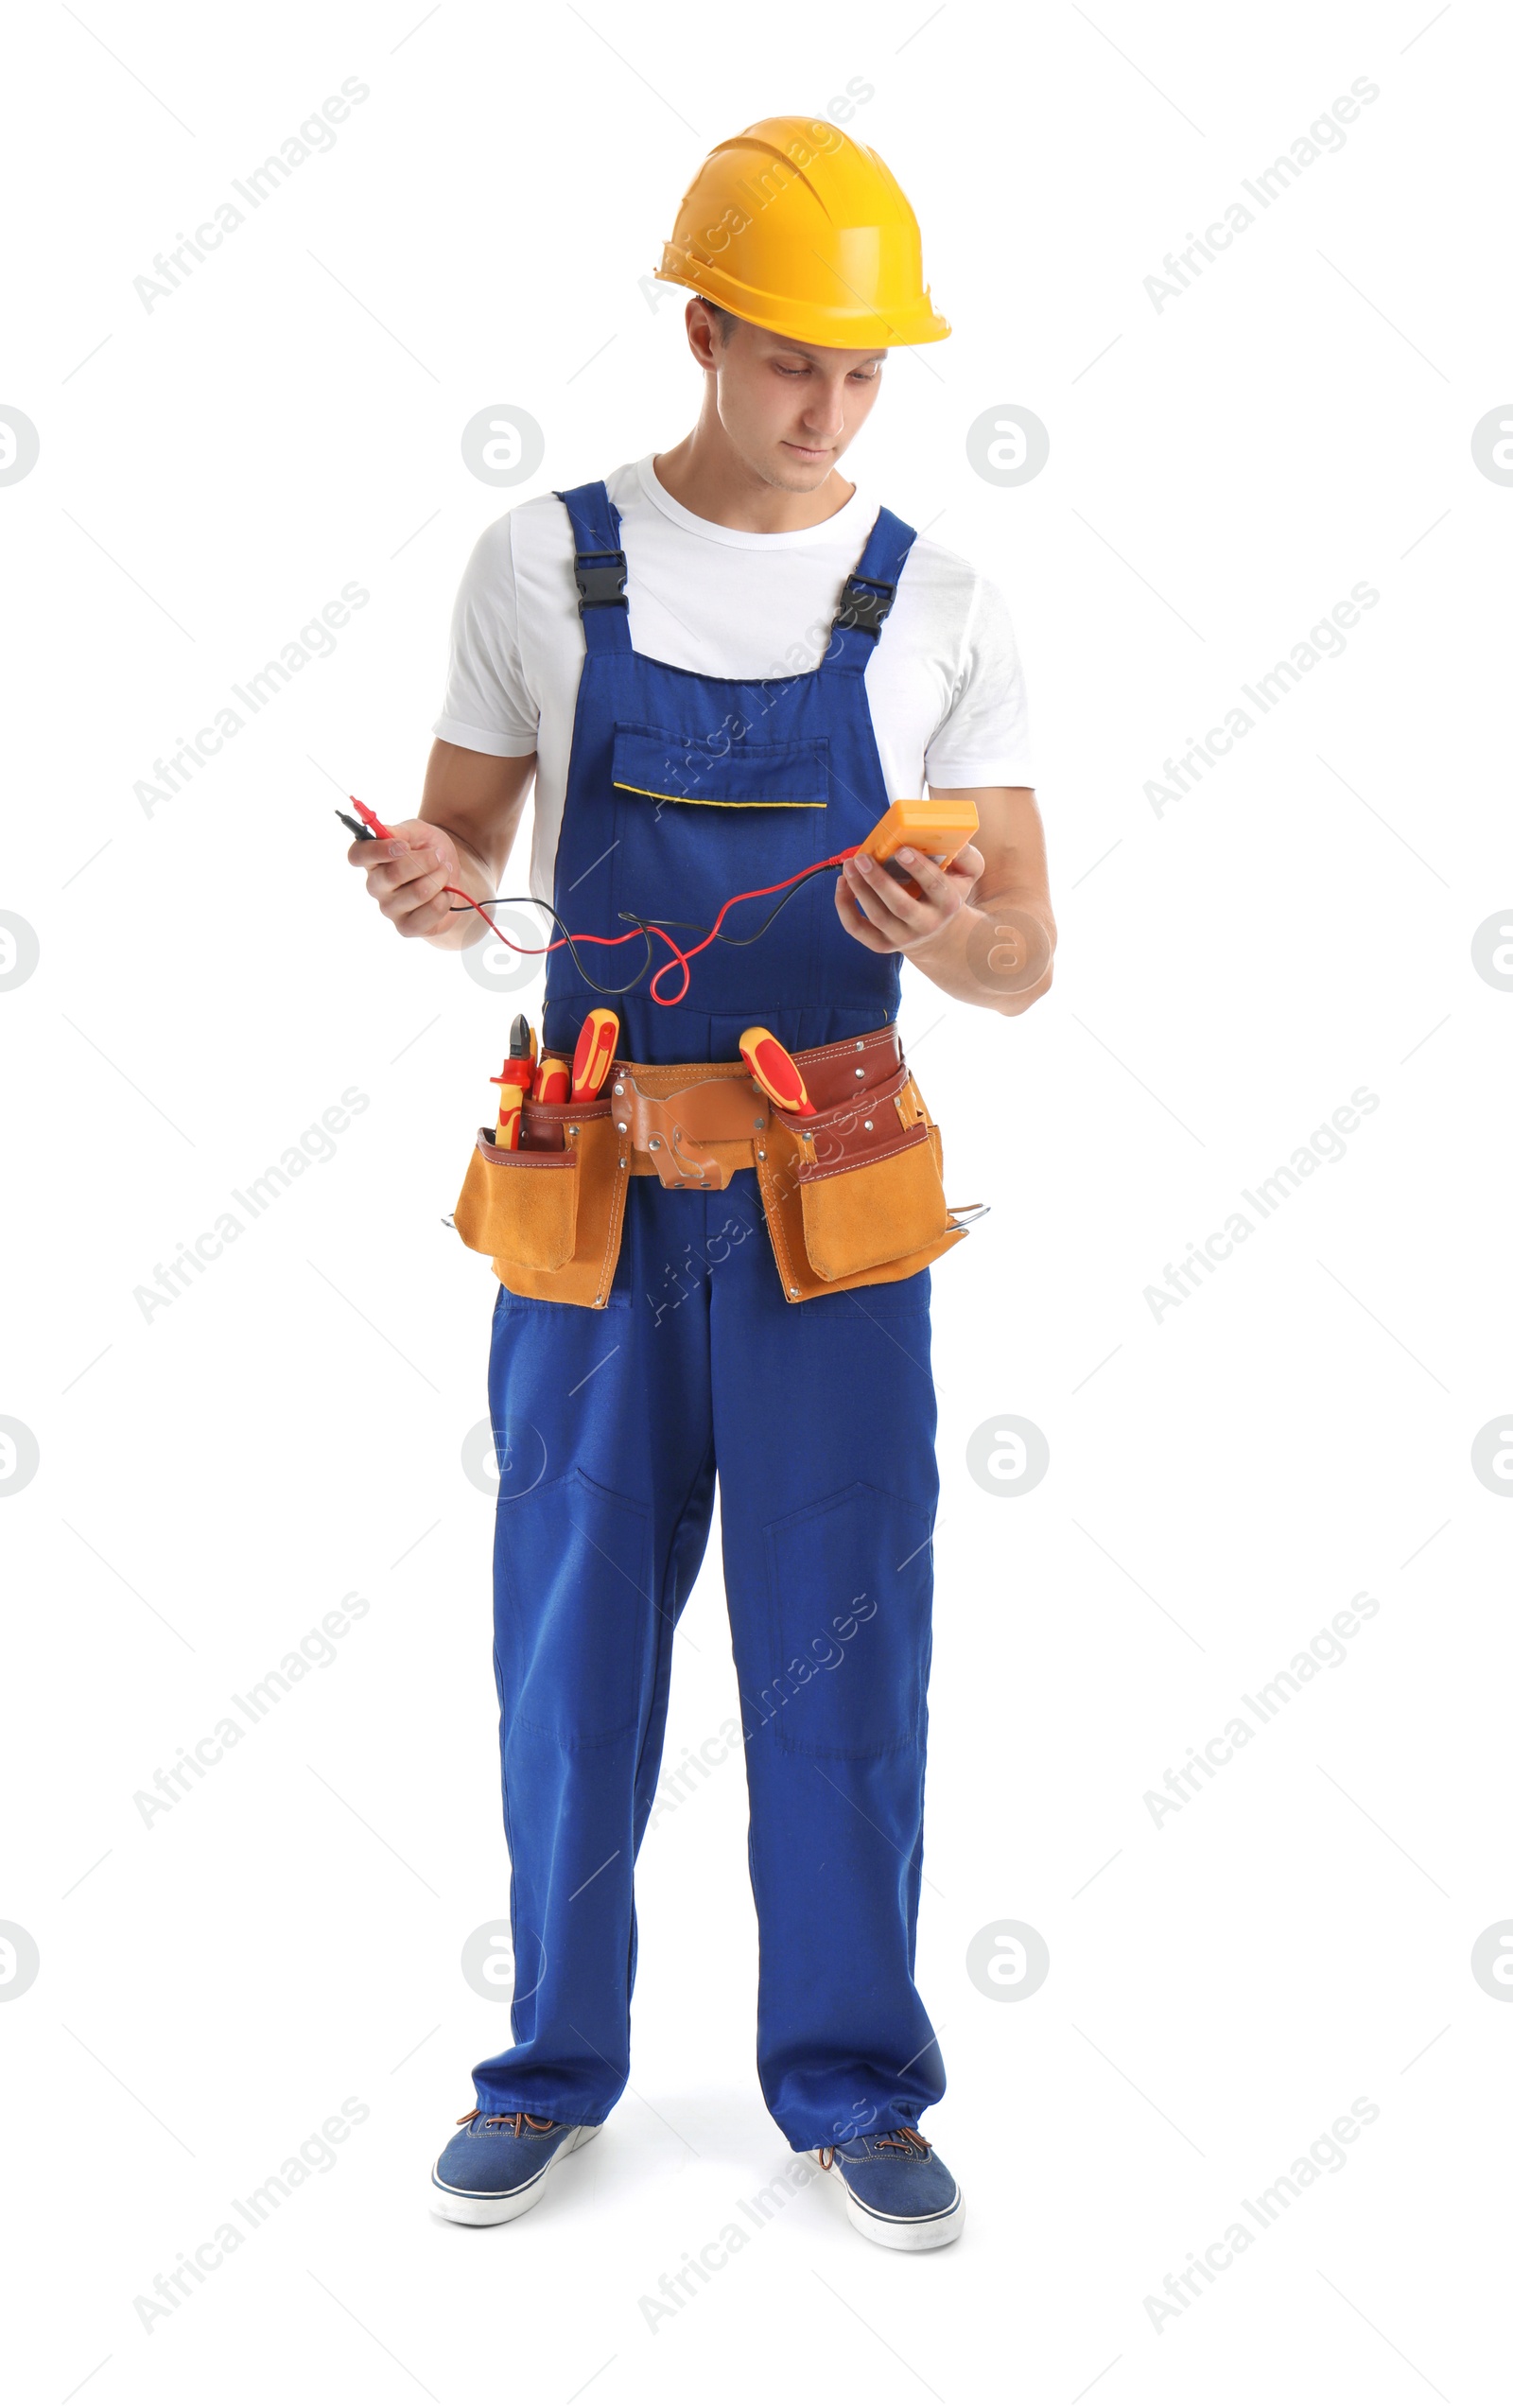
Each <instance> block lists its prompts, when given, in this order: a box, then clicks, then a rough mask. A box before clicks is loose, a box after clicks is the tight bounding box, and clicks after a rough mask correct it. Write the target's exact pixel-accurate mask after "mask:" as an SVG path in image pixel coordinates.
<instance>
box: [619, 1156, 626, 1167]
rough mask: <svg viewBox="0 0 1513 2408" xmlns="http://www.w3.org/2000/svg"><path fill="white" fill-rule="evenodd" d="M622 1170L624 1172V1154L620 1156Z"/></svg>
mask: <svg viewBox="0 0 1513 2408" xmlns="http://www.w3.org/2000/svg"><path fill="white" fill-rule="evenodd" d="M620 1168H621V1170H622V1171H623V1169H624V1168H625V1157H624V1155H623V1154H622V1155H621V1156H620Z"/></svg>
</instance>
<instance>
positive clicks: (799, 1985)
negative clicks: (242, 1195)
mask: <svg viewBox="0 0 1513 2408" xmlns="http://www.w3.org/2000/svg"><path fill="white" fill-rule="evenodd" d="M561 498H562V499H563V501H564V502H565V505H566V508H567V511H568V514H569V516H570V519H571V522H572V529H573V536H574V543H575V548H576V552H577V562H576V575H577V578H578V585H579V591H580V595H581V597H582V611H583V630H584V637H585V645H586V651H585V657H584V660H583V672H582V676H581V680H580V684H579V689H578V703H577V711H576V716H575V719H574V724H573V741H572V755H571V760H570V764H569V769H568V777H567V791H566V797H565V806H564V817H563V826H562V834H561V839H560V842H559V845H558V851H557V866H556V892H555V895H554V898H553V899H554V902H555V904H556V907H557V909H558V910H559V911H560V912H561V913H562V914H563V916H564V919H565V924H566V925H567V926H568V927H569V928H572V929H576V930H593V931H595V932H597V933H599V934H603V935H606V936H608V935H616V934H620V933H621V929H622V927H623V923H622V922H620V921H619V920H618V919H617V914H618V913H619V912H622V911H627V910H629V911H634V912H636V913H637V914H640V915H642V916H645V917H647V918H653V917H657V916H663V917H666V918H667V919H668V920H669V921H685V922H690V923H692V924H693V930H695V931H703V930H704V929H707V928H708V927H709V926H710V924H711V923H712V921H713V920H714V918H715V916H716V915H717V913H718V912H719V909H720V906H721V904H722V902H723V901H724V899H725V898H726V897H727V896H729V895H731V894H733V893H735V892H737V891H739V890H741V889H744V888H749V887H758V886H767V885H771V884H772V883H773V881H774V880H777V879H780V878H782V877H784V876H786V875H787V874H788V873H789V872H791V871H792V870H796V869H799V868H802V867H803V866H805V865H806V864H808V863H810V862H813V861H817V860H820V859H822V858H823V857H824V856H825V855H826V854H829V853H833V852H836V851H837V850H839V849H840V848H841V847H842V846H845V845H851V844H855V843H857V842H858V841H859V840H860V839H861V837H862V836H864V835H865V834H866V832H867V830H868V829H870V828H871V827H872V826H873V825H874V823H875V822H876V821H877V820H878V818H880V817H881V815H882V813H883V812H884V811H886V809H887V808H888V804H889V802H890V800H891V799H892V797H891V796H890V795H889V794H888V792H887V790H886V788H885V786H884V783H883V776H882V770H881V765H880V762H879V759H878V746H877V740H876V737H875V735H874V733H873V727H872V720H871V715H870V713H869V710H868V707H867V699H866V691H865V687H864V684H863V672H864V670H865V668H866V665H867V661H868V659H869V657H870V656H871V654H872V653H873V651H874V649H875V647H876V646H877V644H878V640H879V637H880V636H881V637H882V639H883V640H884V641H885V640H886V638H885V636H883V631H882V622H883V619H884V618H885V617H886V614H887V608H888V605H889V603H890V602H891V600H892V593H893V588H894V586H895V585H896V582H897V579H898V577H899V575H900V573H901V571H902V568H903V565H904V561H905V559H906V558H907V555H908V551H909V548H910V545H911V543H912V542H913V530H912V529H910V528H908V527H906V526H904V525H903V524H902V523H901V521H900V520H898V519H896V517H894V516H893V515H892V514H891V512H889V511H886V510H882V511H879V512H878V517H877V520H876V522H875V524H874V526H873V528H872V531H871V533H870V534H869V536H868V538H867V542H866V546H865V549H864V550H863V551H862V554H861V560H860V562H859V563H858V566H857V568H856V570H855V572H854V573H853V576H852V578H851V579H850V580H848V581H847V584H846V586H845V588H844V591H843V596H842V597H841V609H840V611H839V613H838V618H837V624H836V627H835V629H834V631H833V633H832V637H831V640H830V645H829V649H828V652H827V654H826V658H825V660H824V663H823V665H822V666H821V667H820V668H819V669H817V670H814V671H812V672H807V673H805V674H800V675H785V674H783V673H782V672H780V671H775V670H774V675H773V676H772V677H771V678H767V679H732V678H715V677H705V676H703V675H701V674H698V673H695V672H690V671H687V670H681V669H674V668H671V667H670V666H669V665H668V664H666V663H665V662H662V661H656V660H649V659H646V658H645V657H643V656H642V655H641V654H638V653H636V652H635V651H633V649H632V646H631V639H630V631H629V624H628V612H627V607H626V605H625V602H624V600H623V594H624V583H625V573H624V556H623V554H622V553H620V552H619V550H618V543H619V517H618V513H617V511H616V510H615V509H614V507H613V505H612V504H611V502H610V500H609V497H608V495H607V493H606V491H605V489H604V487H603V485H602V484H590V485H583V486H579V487H577V488H576V489H575V490H573V491H572V492H570V493H567V494H565V495H563V496H562V497H561ZM834 884H835V877H834V873H826V875H825V876H824V877H822V878H818V879H815V880H814V881H811V882H810V883H809V885H808V886H806V887H803V888H801V889H800V891H799V892H798V894H797V896H796V897H795V898H794V899H793V900H792V901H791V902H790V903H789V904H788V905H787V907H786V908H785V910H784V911H783V912H782V913H781V914H780V916H778V918H777V919H776V920H775V921H774V924H773V926H772V927H771V928H770V929H769V930H768V931H767V933H766V934H764V935H762V936H761V937H760V938H759V939H758V940H757V941H756V943H755V944H752V945H750V946H747V947H739V946H726V945H723V944H716V945H713V946H711V947H710V948H709V949H708V950H707V951H705V952H703V953H701V954H700V955H699V956H698V959H697V960H696V961H695V962H694V964H693V968H692V979H691V984H690V986H689V990H688V993H687V997H686V998H685V1000H684V1001H683V1002H682V1003H678V1004H676V1005H674V1006H672V1007H670V1008H666V1009H664V1008H662V1007H660V1006H659V1005H658V1004H657V1003H655V1002H653V1001H652V1000H650V999H649V998H648V995H647V991H646V986H647V982H646V980H645V979H644V978H643V979H642V980H641V981H640V983H639V985H638V986H637V988H636V990H635V992H634V993H632V994H628V995H625V996H623V997H610V996H605V995H602V994H600V993H598V992H596V991H595V990H594V989H593V988H592V987H590V986H587V985H586V984H585V983H584V981H583V978H582V977H581V975H580V973H579V972H578V971H577V970H576V969H575V968H574V965H573V961H572V957H571V956H570V954H569V953H568V952H567V951H566V950H565V948H564V949H562V950H560V951H556V952H554V953H553V954H552V955H551V957H550V966H549V970H548V981H547V1001H546V1026H545V1041H544V1045H543V1051H547V1050H550V1051H552V1052H557V1053H565V1054H567V1055H569V1056H570V1055H571V1052H572V1048H573V1043H574V1039H575V1038H576V1036H577V1033H578V1029H579V1027H580V1025H581V1023H582V1021H583V1018H584V1016H585V1015H586V1013H587V1012H588V1010H589V1009H590V1007H591V1006H592V1005H594V1004H596V1003H610V1004H611V1005H612V1006H613V1008H614V1009H616V1010H617V1011H618V1013H619V1015H620V1020H621V1036H620V1044H619V1052H620V1054H621V1056H624V1057H625V1058H628V1059H631V1060H637V1061H643V1062H679V1061H715V1060H721V1061H731V1060H734V1059H735V1058H736V1054H737V1040H738V1039H739V1036H740V1034H741V1031H742V1030H743V1029H744V1028H746V1027H747V1026H748V1025H749V1024H750V1023H751V1022H752V1021H763V1022H765V1024H766V1025H767V1026H768V1027H769V1028H771V1029H772V1030H773V1031H774V1034H775V1035H776V1036H777V1037H778V1038H780V1039H781V1040H782V1042H783V1043H784V1044H785V1045H786V1046H788V1047H789V1049H790V1050H791V1051H796V1050H798V1049H799V1048H802V1047H806V1046H812V1045H822V1044H828V1043H831V1042H834V1041H836V1040H838V1039H841V1038H854V1037H856V1036H858V1035H860V1034H861V1033H862V1032H864V1031H866V1030H868V1029H876V1028H879V1027H882V1026H884V1025H885V1024H887V1023H888V1022H889V1021H892V1020H893V1019H894V1018H895V1017H896V1009H897V1003H898V968H899V965H898V959H897V956H896V955H893V954H878V953H873V952H871V951H868V950H867V948H866V947H864V946H862V945H860V944H858V943H857V942H856V941H855V940H854V939H853V938H851V937H850V936H848V935H847V934H846V932H845V930H844V929H843V926H842V925H841V922H840V920H839V918H838V916H837V914H836V909H835V903H834V900H833V894H834ZM770 908H771V903H770V901H769V902H765V903H761V904H751V903H748V904H742V905H740V906H739V907H738V910H737V912H736V913H735V914H733V915H732V916H731V917H730V918H729V919H727V921H726V923H725V926H726V929H727V931H728V932H729V933H730V934H734V935H736V936H738V937H739V936H742V935H745V934H747V933H749V931H750V930H751V929H752V928H754V927H755V926H756V923H757V920H758V919H759V918H760V916H762V915H763V914H765V912H766V911H768V910H769V909H770ZM675 933H679V932H675ZM679 934H680V941H687V942H692V941H694V937H693V934H691V933H689V934H687V937H686V938H685V937H684V936H683V935H682V934H681V933H679ZM642 951H643V949H642V945H641V940H640V938H639V937H633V939H632V941H631V942H630V943H629V944H627V945H622V946H617V947H613V948H610V947H603V946H588V947H584V948H583V961H584V966H585V968H587V969H588V970H589V971H590V972H591V974H592V975H593V976H594V977H596V978H599V979H601V980H602V981H603V983H604V985H605V986H614V985H617V984H619V983H621V982H622V981H624V980H626V979H628V978H629V977H630V976H631V974H632V972H633V970H634V969H635V966H636V964H637V962H638V961H639V960H640V959H641V957H642ZM665 958H666V953H665V951H664V949H662V948H661V947H658V948H657V952H656V959H658V960H661V959H665ZM678 984H679V974H678V972H677V971H676V970H674V971H673V972H671V973H670V975H669V977H668V978H667V979H665V980H664V981H663V982H662V991H663V992H668V991H675V990H676V987H677V986H678ZM489 1398H490V1405H491V1409H492V1416H493V1422H494V1427H495V1432H496V1446H497V1451H498V1456H499V1461H500V1467H501V1476H500V1490H499V1504H498V1515H497V1524H496V1545H495V1672H496V1681H497V1684H498V1693H499V1709H500V1746H501V1754H502V1760H503V1773H504V1814H505V1829H506V1835H507V1838H508V1841H509V1848H510V1858H511V1865H512V1887H511V1915H512V1921H513V1941H514V1956H515V1998H514V2006H513V2034H514V2043H515V2045H514V2046H513V2048H511V2049H508V2050H504V2051H503V2052H502V2053H501V2054H500V2055H498V2056H496V2057H491V2058H489V2059H487V2060H486V2061H485V2062H484V2063H483V2064H481V2065H479V2066H478V2067H476V2068H475V2080H476V2082H477V2085H478V2102H479V2104H480V2105H481V2106H482V2107H483V2108H485V2109H486V2110H488V2111H490V2112H499V2111H501V2110H505V2111H513V2110H514V2109H517V2108H524V2109H527V2110H529V2111H530V2113H531V2114H533V2115H541V2116H551V2117H554V2118H555V2119H557V2120H559V2121H560V2122H564V2123H573V2124H584V2123H587V2124H592V2123H600V2122H601V2121H602V2120H603V2119H604V2117H605V2116H607V2115H608V2113H609V2111H610V2109H611V2107H612V2106H613V2105H614V2104H615V2102H616V2101H617V2098H618V2097H619V2095H620V2092H621V2091H622V2089H623V2088H624V2086H625V2082H626V2076H627V2070H628V2065H629V2048H630V1998H631V1989H632V1984H633V1981H634V1979H635V1908H634V1903H633V1893H632V1874H633V1867H634V1864H635V1855H636V1851H637V1848H638V1847H639V1845H640V1841H641V1838H642V1834H643V1832H644V1831H645V1828H646V1824H647V1819H648V1816H649V1814H650V1812H651V1809H652V1801H653V1798H654V1795H655V1792H656V1789H657V1783H658V1776H659V1768H660V1763H661V1754H662V1739H663V1733H664V1728H665V1725H666V1719H667V1703H668V1684H669V1676H670V1666H671V1660H672V1645H673V1633H674V1631H675V1629H676V1626H677V1621H678V1616H679V1614H681V1612H682V1609H683V1606H684V1604H685V1601H686V1600H687V1596H688V1593H689V1591H690V1589H691V1588H692V1585H693V1581H694V1578H695V1576H696V1574H697V1572H698V1570H699V1566H700V1562H701V1561H702V1559H703V1556H704V1544H705V1541H706V1538H707V1536H708V1531H709V1523H710V1511H711V1506H712V1503H713V1497H714V1488H715V1480H716V1475H717V1474H718V1477H719V1481H720V1498H721V1527H722V1547H723V1560H724V1576H725V1593H726V1597H727V1601H728V1607H729V1614H730V1630H731V1639H732V1644H733V1649H734V1655H735V1663H736V1672H737V1679H738V1684H739V1731H740V1734H741V1736H742V1739H743V1744H744V1753H745V1762H746V1778H747V1785H748V1794H749V1801H750V1836H749V1843H748V1855H749V1859H750V1871H751V1881H752V1889H753V1893H754V1895H755V1898H756V1912H757V1918H758V1925H759V1930H760V1943H761V1951H760V1976H759V1983H758V1997H757V2021H756V2057H757V2067H758V2070H759V2074H760V2078H761V2084H762V2089H763V2093H764V2096H765V2098H766V2100H767V2103H768V2105H769V2107H770V2108H771V2110H772V2113H773V2115H774V2117H775V2119H776V2120H777V2122H778V2124H779V2125H780V2127H781V2128H782V2131H783V2133H784V2135H785V2137H786V2138H787V2139H788V2140H789V2141H790V2143H791V2145H792V2146H793V2147H794V2148H795V2149H809V2148H813V2147H816V2146H818V2145H820V2144H822V2143H833V2142H835V2141H836V2140H837V2139H843V2138H849V2137H850V2136H852V2135H853V2134H855V2133H858V2132H866V2131H890V2130H892V2129H894V2128H895V2127H896V2126H897V2125H898V2124H900V2123H913V2122H915V2121H917V2120H918V2119H919V2118H920V2116H921V2115H922V2114H923V2113H924V2111H925V2109H926V2108H927V2107H929V2106H930V2105H931V2104H932V2103H934V2101H936V2100H937V2099H938V2098H939V2097H940V2095H941V2092H942V2089H943V2087H944V2073H943V2069H942V2065H941V2058H940V2051H939V2049H938V2048H937V2046H936V2043H935V2040H934V2037H933V2034H932V2032H931V2028H930V2020H929V2018H928V2016H927V2015H926V2013H925V2010H924V2007H923V2005H922V2003H921V2001H920V1998H919V1995H918V1993H917V1991H916V1990H915V1988H914V1982H913V1961H914V1926H915V1916H916V1912H917V1908H918V1899H919V1882H920V1852H921V1813H922V1802H923V1789H924V1773H925V1729H926V1710H925V1691H926V1682H927V1678H928V1675H929V1669H930V1588H931V1578H930V1567H931V1548H930V1538H931V1529H932V1525H933V1521H934V1513H935V1503H936V1495H937V1481H936V1473H935V1460H934V1436H935V1400H934V1389H933V1387H932V1384H931V1379H930V1273H929V1271H928V1270H925V1271H920V1272H918V1273H916V1274H915V1275H914V1276H913V1277H912V1278H909V1279H905V1280H901V1281H898V1282H896V1283H892V1284H882V1285H877V1286H871V1287H865V1288H860V1289H851V1290H846V1291H843V1292H840V1293H837V1294H835V1295H831V1296H825V1297H821V1298H818V1299H816V1300H814V1301H813V1302H807V1303H800V1304H793V1303H790V1302H789V1301H788V1300H786V1299H785V1297H784V1294H783V1290H782V1287H781V1284H780V1283H779V1280H778V1275H777V1270H776V1267H775V1265H774V1257H773V1250H772V1247H771V1244H770V1243H769V1240H768V1237H767V1234H766V1231H765V1230H764V1227H763V1223H762V1213H761V1203H760V1197H759V1195H758V1193H757V1190H756V1176H755V1173H754V1172H752V1171H738V1172H737V1173H736V1174H735V1175H734V1177H733V1178H732V1179H731V1182H730V1184H729V1186H728V1187H727V1188H725V1189H724V1190H722V1191H714V1192H709V1193H704V1192H701V1191H699V1190H697V1189H665V1188H664V1187H663V1186H662V1184H661V1182H660V1180H659V1179H657V1178H633V1179H632V1180H631V1182H630V1187H629V1193H628V1196H627V1202H626V1211H625V1223H624V1234H623V1238H622V1242H621V1248H620V1256H619V1262H618V1266H617V1271H616V1276H615V1280H614V1284H613V1287H612V1290H611V1294H610V1298H609V1301H608V1303H607V1305H606V1306H605V1307H604V1309H603V1310H602V1311H597V1312H596V1311H590V1310H587V1309H584V1308H583V1307H579V1306H575V1305H567V1304H562V1303H556V1302H545V1301H539V1300H530V1299H525V1298H521V1297H516V1296H513V1295H512V1294H510V1293H509V1292H508V1291H507V1290H505V1289H504V1288H502V1287H501V1289H500V1291H499V1296H498V1300H497V1304H496V1311H495V1318H494V1332H493V1344H492V1352H491V1359H490V1368H489ZM697 1753H698V1752H696V1754H697ZM724 1754H725V1741H724V1739H722V1738H721V1737H719V1736H716V1735H714V1734H711V1735H710V1737H709V1740H708V1741H707V1742H706V1743H705V1746H704V1750H703V1752H702V1758H703V1760H702V1767H701V1777H702V1774H703V1773H704V1772H706V1771H708V1770H709V1768H710V1767H711V1766H712V1765H714V1764H718V1763H719V1762H720V1761H721V1760H722V1757H723V1755H724ZM724 1777H730V1776H728V1775H727V1776H724ZM687 1778H688V1782H689V1787H688V1789H685V1790H684V1792H683V1794H684V1795H685V1797H687V1799H688V1801H689V1808H688V1810H690V1811H694V1810H697V1809H696V1805H695V1804H694V1802H693V1801H694V1798H695V1796H696V1786H697V1785H696V1784H695V1783H694V1782H693V1780H692V1776H691V1775H690V1776H687Z"/></svg>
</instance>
